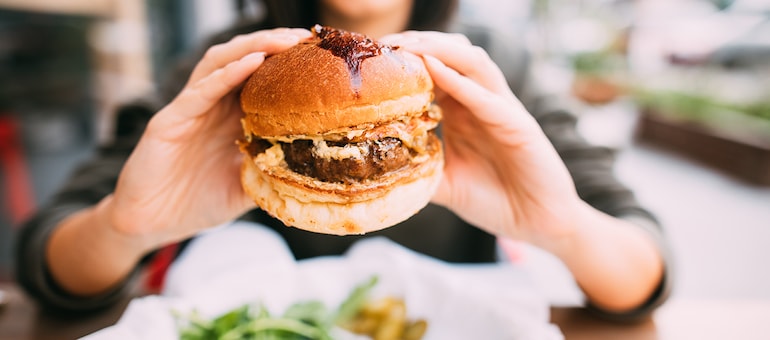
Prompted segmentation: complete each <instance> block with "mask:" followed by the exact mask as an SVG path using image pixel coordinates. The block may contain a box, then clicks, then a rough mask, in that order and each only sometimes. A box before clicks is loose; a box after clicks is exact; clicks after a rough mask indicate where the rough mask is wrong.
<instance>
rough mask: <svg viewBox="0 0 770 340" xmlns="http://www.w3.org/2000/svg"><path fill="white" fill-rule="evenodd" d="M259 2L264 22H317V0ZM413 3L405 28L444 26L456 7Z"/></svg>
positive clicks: (432, 1) (432, 0)
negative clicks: (261, 5) (262, 7)
mask: <svg viewBox="0 0 770 340" xmlns="http://www.w3.org/2000/svg"><path fill="white" fill-rule="evenodd" d="M240 1H241V2H244V1H249V0H240ZM251 1H254V0H251ZM261 2H262V4H263V5H264V9H265V12H266V16H265V17H264V24H265V25H267V26H274V27H303V28H309V27H311V26H313V25H315V24H318V23H320V22H319V19H318V7H319V4H318V0H261ZM412 6H413V7H412V15H411V17H410V19H409V24H408V27H407V29H412V30H444V29H446V28H447V25H448V24H449V21H450V20H451V18H452V15H453V14H454V12H455V10H456V8H457V0H414V4H413V5H412Z"/></svg>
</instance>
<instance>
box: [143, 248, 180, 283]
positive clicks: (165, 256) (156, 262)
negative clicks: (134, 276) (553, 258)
mask: <svg viewBox="0 0 770 340" xmlns="http://www.w3.org/2000/svg"><path fill="white" fill-rule="evenodd" d="M178 249H179V244H177V243H174V244H170V245H167V246H165V247H163V248H161V249H160V250H158V252H156V253H155V256H154V257H153V258H152V262H150V265H149V266H148V269H147V271H148V272H147V281H145V287H144V288H145V289H147V291H149V292H152V293H158V292H160V291H161V290H162V289H163V284H164V283H165V282H166V272H167V271H168V267H169V266H171V262H173V261H174V258H175V257H176V253H177V251H178Z"/></svg>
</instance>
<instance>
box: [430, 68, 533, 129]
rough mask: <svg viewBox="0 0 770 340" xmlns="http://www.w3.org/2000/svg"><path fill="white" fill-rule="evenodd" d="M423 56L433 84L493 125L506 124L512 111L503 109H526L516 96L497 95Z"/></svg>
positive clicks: (478, 117) (477, 116)
mask: <svg viewBox="0 0 770 340" xmlns="http://www.w3.org/2000/svg"><path fill="white" fill-rule="evenodd" d="M423 59H424V60H425V65H426V67H427V69H428V72H429V73H430V75H431V77H432V78H433V82H434V83H435V84H436V87H438V88H440V89H441V90H442V91H444V92H446V94H447V95H449V96H450V97H452V98H453V99H454V100H456V101H457V102H458V103H459V104H461V105H462V106H464V107H466V108H467V109H468V110H469V111H471V112H472V113H473V115H474V116H475V117H476V118H477V119H479V120H480V121H481V122H483V123H486V124H491V125H494V126H500V125H508V124H510V123H511V121H510V119H511V118H512V116H513V115H510V114H506V113H507V112H511V109H514V110H519V111H523V112H524V113H526V110H524V109H523V106H521V104H520V103H519V102H518V100H515V98H514V101H513V102H510V101H509V100H508V99H510V98H505V99H504V98H503V97H500V96H499V95H497V94H496V93H494V92H491V91H490V90H488V89H487V88H485V87H483V86H481V85H479V84H478V83H477V82H475V81H474V80H472V79H470V78H468V77H466V76H463V75H461V74H459V73H458V72H457V71H455V70H454V69H452V68H450V67H448V66H447V65H444V64H443V63H442V62H441V61H440V60H438V59H437V58H435V57H432V56H429V55H425V56H423ZM512 105H513V106H514V107H511V106H512Z"/></svg>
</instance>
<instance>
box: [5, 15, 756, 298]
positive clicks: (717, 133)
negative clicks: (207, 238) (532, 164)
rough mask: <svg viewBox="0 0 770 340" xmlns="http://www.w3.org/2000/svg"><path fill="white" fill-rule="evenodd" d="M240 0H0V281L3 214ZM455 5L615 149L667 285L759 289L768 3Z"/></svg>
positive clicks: (50, 177)
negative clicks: (526, 54) (664, 245)
mask: <svg viewBox="0 0 770 340" xmlns="http://www.w3.org/2000/svg"><path fill="white" fill-rule="evenodd" d="M242 5H243V1H237V0H230V1H225V0H219V1H214V0H211V1H207V0H194V1H184V0H144V1H141V0H70V1H53V0H0V280H10V279H12V261H11V256H12V248H13V247H12V243H13V238H14V235H15V233H16V232H17V228H18V227H19V226H18V224H19V222H20V221H23V220H24V218H25V217H27V216H29V214H30V213H31V212H32V211H34V209H35V207H37V206H39V205H41V204H44V203H45V202H46V200H47V199H49V198H50V197H51V195H52V194H53V192H54V191H55V190H56V188H57V187H58V186H59V185H61V183H62V181H63V180H64V179H65V178H66V177H67V176H68V174H69V173H70V171H71V170H72V169H73V166H75V165H76V164H77V163H78V162H79V161H82V160H83V159H84V158H86V157H88V155H89V154H90V152H91V151H92V150H93V148H94V147H95V146H96V145H98V144H99V143H100V142H103V141H105V140H107V139H108V138H109V136H110V132H111V131H110V126H111V123H112V121H113V116H112V113H113V112H114V109H115V107H116V106H117V105H119V104H120V103H122V102H125V101H128V100H131V99H134V98H138V97H141V96H143V95H145V94H147V93H151V92H152V91H154V90H155V85H154V84H155V83H156V80H157V79H158V78H159V76H160V75H162V74H163V72H164V71H166V70H167V69H168V68H169V67H170V65H172V64H173V63H174V61H175V60H176V58H178V57H180V56H182V55H184V54H185V53H188V52H190V51H191V50H193V49H194V48H195V47H196V46H197V44H198V43H199V42H200V41H201V39H203V38H205V37H207V36H208V35H210V34H212V33H214V32H216V31H218V30H219V29H222V28H224V27H225V26H227V25H228V24H230V23H232V22H233V21H234V20H236V18H237V14H236V13H237V10H236V9H237V8H239V6H242ZM245 10H246V11H247V12H248V13H250V15H259V13H260V7H259V6H258V5H256V6H254V5H250V6H247V8H245ZM458 15H459V16H460V19H461V20H463V21H467V22H472V23H476V24H480V25H488V26H491V27H492V28H494V29H498V30H500V31H501V32H503V33H504V34H508V35H517V36H519V37H521V36H524V37H526V39H524V40H525V41H527V43H528V44H529V45H530V46H529V47H530V48H531V50H532V53H533V56H534V64H533V72H534V74H535V75H536V77H535V78H536V79H537V80H538V82H539V85H540V86H541V87H542V88H543V90H544V91H548V92H550V93H552V94H554V95H556V96H558V97H559V98H561V99H563V100H564V105H567V106H569V108H570V109H571V110H572V111H573V112H575V113H576V114H578V115H579V116H580V129H581V130H582V132H583V133H584V134H585V135H586V137H587V138H589V139H590V140H591V141H593V142H594V143H596V144H600V145H604V146H606V147H608V148H612V149H614V150H616V152H617V157H618V167H617V172H618V175H619V176H620V177H621V178H622V179H623V180H624V181H625V182H626V183H628V184H629V185H630V186H631V187H633V188H634V189H635V190H636V192H637V193H638V196H639V199H640V200H641V201H642V202H643V203H644V204H645V205H647V206H648V207H649V208H650V209H651V210H653V211H654V212H655V213H656V214H657V215H658V216H659V218H660V220H661V221H662V222H663V224H664V225H665V227H666V231H667V233H668V236H669V238H670V242H671V244H672V248H673V249H674V252H675V254H674V255H675V258H676V263H675V265H676V269H677V275H678V277H677V281H676V286H675V291H674V297H678V298H728V299H732V298H736V299H738V298H749V299H755V298H757V299H770V269H768V268H770V266H768V265H767V264H766V262H767V261H770V1H768V0H734V1H733V0H637V1H631V0H626V1H623V0H614V1H612V0H520V1H496V0H483V1H482V0H474V1H472V0H461V4H460V11H459V13H458ZM520 40H521V39H515V41H520ZM512 41H514V40H513V39H512ZM522 261H523V263H524V265H525V266H526V267H527V268H528V269H529V270H531V271H532V272H533V277H534V278H535V280H537V281H538V282H539V284H540V285H541V286H542V287H544V289H545V290H546V291H547V292H548V294H550V296H551V298H552V300H553V301H554V302H555V303H571V302H574V301H575V299H577V297H576V296H577V295H576V294H577V293H576V291H577V290H576V288H575V287H574V285H568V284H561V283H558V282H570V281H569V279H568V278H566V279H565V280H564V281H560V280H558V279H557V278H558V277H562V276H565V275H567V274H566V273H565V272H564V271H563V269H561V268H560V267H559V264H558V263H557V262H556V261H555V260H554V259H552V258H549V256H548V255H546V254H542V253H540V252H538V251H537V250H535V249H526V252H525V256H524V258H523V260H522Z"/></svg>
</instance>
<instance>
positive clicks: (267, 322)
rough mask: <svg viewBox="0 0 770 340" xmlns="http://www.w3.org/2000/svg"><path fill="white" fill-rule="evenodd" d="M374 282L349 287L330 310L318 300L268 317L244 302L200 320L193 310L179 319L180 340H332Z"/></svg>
mask: <svg viewBox="0 0 770 340" xmlns="http://www.w3.org/2000/svg"><path fill="white" fill-rule="evenodd" d="M376 283H377V277H376V276H374V277H372V278H371V279H369V280H368V281H366V282H364V283H363V284H360V285H358V286H357V287H355V288H354V289H353V291H352V292H351V293H350V295H349V296H348V297H347V298H346V299H345V300H344V301H343V302H342V303H341V304H340V306H339V307H338V308H337V309H336V310H334V311H330V310H329V309H328V308H327V307H326V306H325V305H324V304H323V303H322V302H320V301H303V302H298V303H295V304H293V305H291V306H290V307H289V308H288V309H287V310H286V312H284V314H283V316H280V317H278V316H271V315H270V313H269V311H268V310H267V308H265V306H263V305H259V306H252V305H244V306H241V307H238V308H235V309H233V310H231V311H229V312H227V313H225V314H223V315H221V316H219V317H216V318H214V319H213V320H210V321H209V320H205V319H203V318H202V317H201V316H200V314H199V313H198V312H197V311H193V312H192V313H190V315H188V316H186V317H184V316H181V315H176V316H177V318H178V319H182V320H180V321H184V322H180V339H182V340H209V339H211V340H214V339H217V340H231V339H232V340H235V339H249V340H333V339H332V337H331V335H330V332H331V329H332V328H333V327H335V325H339V324H342V323H344V322H347V321H349V320H350V319H351V318H352V317H353V316H354V315H355V314H356V313H357V312H358V311H359V310H360V309H361V307H362V306H363V304H364V302H365V301H366V299H367V297H368V295H369V292H370V291H371V289H372V288H373V287H374V285H375V284H376Z"/></svg>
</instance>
